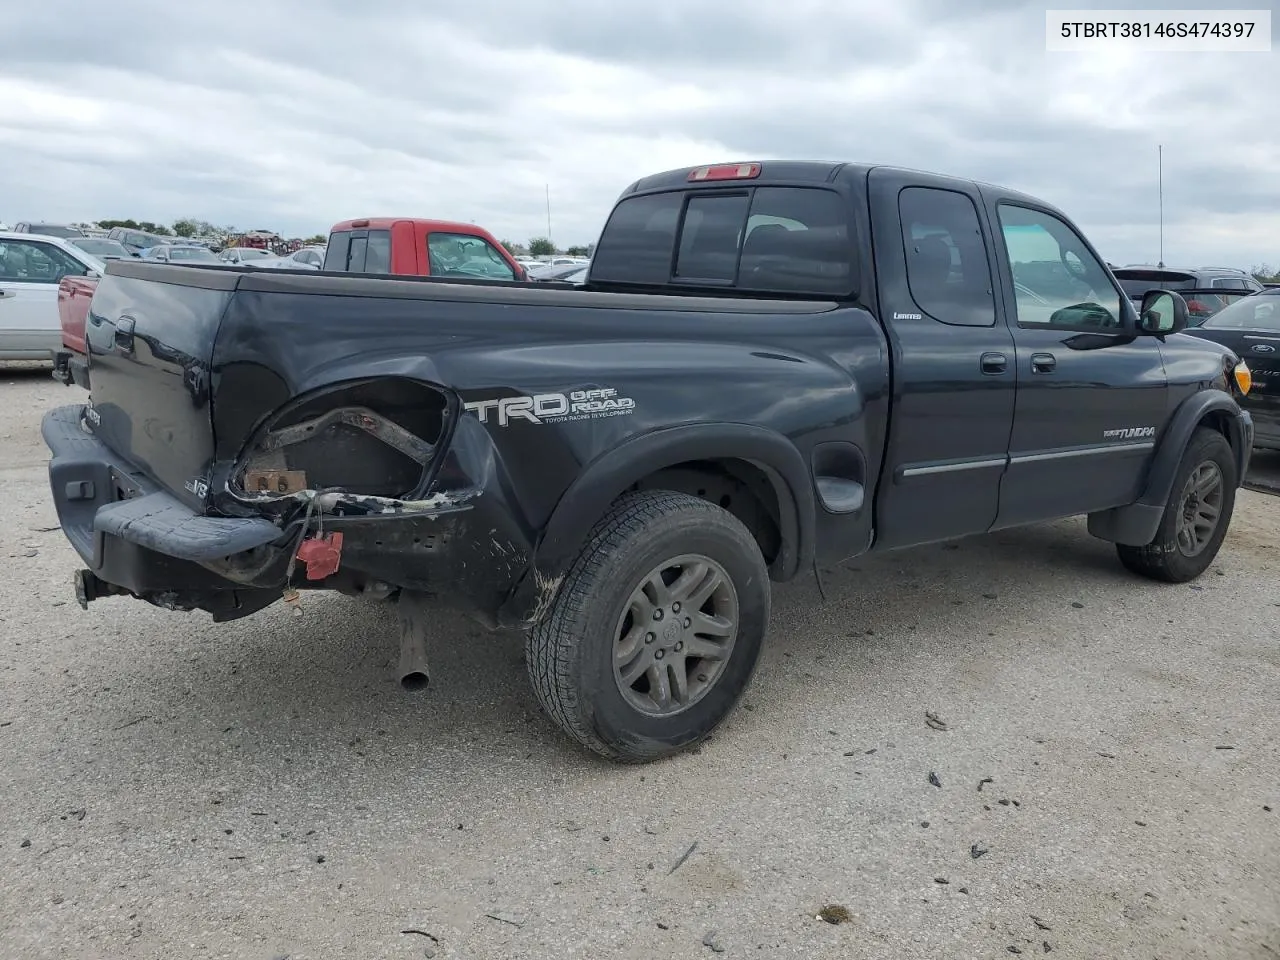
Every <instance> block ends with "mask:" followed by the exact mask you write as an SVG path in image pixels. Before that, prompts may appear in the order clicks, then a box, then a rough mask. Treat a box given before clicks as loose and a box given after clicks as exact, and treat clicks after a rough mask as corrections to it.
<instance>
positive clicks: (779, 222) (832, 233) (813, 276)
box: [591, 187, 856, 296]
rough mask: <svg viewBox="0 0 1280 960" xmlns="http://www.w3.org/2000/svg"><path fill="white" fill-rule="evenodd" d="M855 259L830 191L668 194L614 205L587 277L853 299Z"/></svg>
mask: <svg viewBox="0 0 1280 960" xmlns="http://www.w3.org/2000/svg"><path fill="white" fill-rule="evenodd" d="M686 197H687V198H688V212H687V214H686V216H685V217H684V219H683V227H681V217H680V212H681V207H682V205H683V204H684V203H685V202H686ZM748 202H749V203H750V206H749V208H747V209H745V210H744V206H745V205H746V204H747V203H748ZM744 214H745V216H744ZM744 228H745V229H744ZM678 230H683V232H682V233H681V236H680V238H679V243H678V244H677V240H676V233H677V231H678ZM673 254H676V258H675V259H676V263H675V273H674V278H673V275H672V266H673V265H672V255H673ZM854 254H855V250H854V246H853V241H852V238H851V237H850V234H849V223H848V210H847V206H846V204H845V203H844V202H843V201H842V199H841V197H840V195H839V194H838V193H836V192H834V191H832V190H826V189H821V188H812V187H759V188H756V189H755V190H753V191H743V192H740V193H720V192H716V193H712V192H702V191H688V192H682V191H673V192H671V193H663V194H652V195H649V196H644V197H632V198H629V199H626V200H623V201H622V202H621V203H619V204H618V206H617V207H616V208H615V209H614V212H613V214H612V216H611V217H610V218H609V222H608V223H607V224H606V225H605V228H604V232H603V233H602V234H601V237H600V243H599V246H598V248H597V250H596V253H595V257H594V259H593V265H592V268H591V276H592V279H593V280H595V281H604V282H609V281H612V282H620V283H637V284H654V285H657V284H665V283H670V282H672V280H673V279H674V280H675V281H676V282H679V281H682V280H683V281H691V282H698V281H703V282H706V281H712V282H716V281H719V282H720V283H727V282H728V281H734V284H735V286H736V287H738V288H739V289H742V290H750V291H756V292H761V293H771V292H777V293H807V294H815V295H819V296H848V295H852V294H853V293H855V292H856V284H855V281H856V273H855V271H854ZM735 278H736V279H735Z"/></svg>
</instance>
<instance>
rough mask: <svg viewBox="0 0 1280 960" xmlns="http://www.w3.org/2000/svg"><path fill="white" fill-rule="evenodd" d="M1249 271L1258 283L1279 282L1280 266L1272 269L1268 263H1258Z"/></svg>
mask: <svg viewBox="0 0 1280 960" xmlns="http://www.w3.org/2000/svg"><path fill="white" fill-rule="evenodd" d="M1249 272H1250V273H1252V274H1253V278H1254V279H1255V280H1257V281H1258V282H1259V283H1280V268H1277V269H1274V270H1273V269H1272V268H1271V265H1270V264H1266V263H1259V264H1257V265H1255V266H1254V267H1253V269H1252V270H1250V271H1249Z"/></svg>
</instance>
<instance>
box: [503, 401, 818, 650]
mask: <svg viewBox="0 0 1280 960" xmlns="http://www.w3.org/2000/svg"><path fill="white" fill-rule="evenodd" d="M719 459H735V460H744V461H747V462H749V463H751V464H753V465H754V466H756V467H758V468H760V469H761V470H762V471H763V472H764V474H765V475H766V476H767V477H768V478H769V481H770V483H771V484H772V486H773V490H774V493H775V495H776V496H777V498H778V506H779V518H778V519H779V527H780V533H781V539H782V544H781V548H780V550H779V553H778V557H777V559H776V560H775V561H774V564H773V568H772V570H771V571H770V573H771V576H772V577H773V579H775V580H788V579H790V578H792V577H794V576H795V575H796V573H797V572H798V571H799V570H801V569H803V567H804V564H805V563H806V562H807V561H808V560H811V559H812V557H813V548H814V517H815V504H814V493H813V483H812V480H811V478H810V474H809V471H808V468H807V466H806V464H805V461H804V458H803V456H801V454H800V451H799V450H798V449H796V446H795V445H794V444H793V443H792V442H791V441H790V440H788V439H787V438H786V437H784V436H782V435H781V434H779V433H775V432H774V431H772V430H767V429H765V428H763V427H757V426H752V425H749V424H741V423H720V424H705V423H700V424H689V425H686V426H677V427H668V428H665V429H662V430H656V431H654V432H652V433H647V434H644V435H642V436H639V437H636V438H633V439H631V440H629V441H627V442H626V443H623V444H622V445H620V446H618V447H617V448H615V449H614V450H612V451H611V452H609V453H608V454H606V455H605V456H603V457H601V458H600V459H598V460H596V461H595V462H594V463H592V464H591V465H590V466H588V467H587V468H586V470H584V471H583V472H582V474H581V475H580V476H579V477H578V479H577V480H576V481H574V483H573V484H572V485H571V486H570V487H569V489H568V490H567V491H566V492H565V494H564V496H562V497H561V498H560V501H559V503H558V504H557V505H556V508H555V510H554V511H553V512H552V515H551V518H550V520H549V521H548V522H547V525H546V527H545V528H544V530H543V533H542V536H541V538H540V539H539V541H538V543H537V546H536V547H535V551H534V559H533V563H532V564H531V565H530V567H529V569H528V571H527V572H526V574H525V576H524V578H523V579H522V580H521V581H520V583H519V584H517V586H516V587H515V589H514V590H513V592H512V595H511V597H510V598H509V599H508V601H507V603H506V604H505V605H504V607H503V610H502V612H501V614H500V616H499V619H500V621H501V622H502V623H504V624H506V625H511V626H529V625H531V624H533V623H536V622H537V621H538V620H540V619H541V618H542V616H543V614H544V613H545V612H546V610H547V608H548V607H549V605H550V603H551V601H552V600H553V599H554V598H555V595H556V593H557V592H558V589H559V586H560V583H561V582H562V581H563V579H564V576H565V574H566V573H567V572H568V570H569V567H570V566H571V564H572V563H573V561H574V559H575V558H576V557H577V556H578V553H579V552H580V551H581V549H582V547H583V545H584V544H585V543H586V540H587V537H588V535H589V534H590V533H591V529H592V527H594V526H595V524H596V523H597V521H598V520H599V519H600V517H602V516H603V515H604V514H605V513H606V511H607V510H608V509H609V505H610V504H612V503H613V502H614V501H615V500H616V499H618V497H619V496H621V495H622V494H623V493H625V492H626V491H627V490H628V489H629V488H630V487H632V486H633V485H635V484H636V483H638V482H639V481H641V480H643V479H644V478H645V477H647V476H649V475H650V474H653V473H655V472H657V471H659V470H662V469H664V468H666V467H671V466H675V465H676V464H680V463H686V462H689V461H694V460H719Z"/></svg>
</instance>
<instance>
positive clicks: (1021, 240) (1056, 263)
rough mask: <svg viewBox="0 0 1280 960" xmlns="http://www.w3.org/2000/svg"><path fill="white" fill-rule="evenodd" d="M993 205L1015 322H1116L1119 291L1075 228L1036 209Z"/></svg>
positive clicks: (1073, 325) (1068, 325)
mask: <svg viewBox="0 0 1280 960" xmlns="http://www.w3.org/2000/svg"><path fill="white" fill-rule="evenodd" d="M999 211H1000V228H1001V232H1002V233H1003V235H1004V246H1005V253H1006V255H1007V256H1008V260H1009V269H1010V271H1011V272H1012V274H1013V285H1014V296H1015V303H1016V304H1017V317H1018V325H1019V326H1021V327H1047V328H1063V329H1068V330H1078V329H1081V328H1084V329H1091V328H1097V327H1118V326H1120V325H1121V323H1122V319H1121V318H1122V317H1123V313H1122V312H1121V307H1120V304H1121V300H1120V296H1119V294H1118V293H1117V291H1116V289H1115V287H1114V286H1112V284H1111V279H1110V277H1109V276H1108V274H1107V270H1106V267H1104V266H1103V265H1102V263H1101V262H1100V261H1099V260H1098V259H1097V258H1096V257H1094V255H1093V254H1092V253H1090V252H1089V250H1088V247H1086V246H1085V243H1084V241H1083V240H1082V239H1081V238H1080V235H1079V234H1077V233H1076V232H1075V231H1074V230H1073V229H1071V227H1069V226H1067V224H1066V223H1065V222H1064V221H1062V220H1060V219H1059V218H1057V217H1055V216H1053V215H1051V214H1048V213H1042V212H1041V211H1039V210H1031V209H1028V208H1027V207H1019V206H1015V205H1014V204H1009V203H1002V204H1000V206H999Z"/></svg>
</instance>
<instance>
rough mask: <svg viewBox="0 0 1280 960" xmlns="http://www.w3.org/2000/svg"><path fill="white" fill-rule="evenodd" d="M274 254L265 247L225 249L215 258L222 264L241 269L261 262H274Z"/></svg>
mask: <svg viewBox="0 0 1280 960" xmlns="http://www.w3.org/2000/svg"><path fill="white" fill-rule="evenodd" d="M275 256H276V255H275V254H274V253H272V252H271V251H270V250H268V249H267V248H266V247H226V248H225V249H224V250H223V251H222V252H221V253H220V254H218V255H217V258H218V259H219V260H221V261H222V262H223V263H229V264H231V265H232V266H237V267H242V266H245V265H253V264H257V263H259V262H260V261H263V260H274V259H275Z"/></svg>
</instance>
